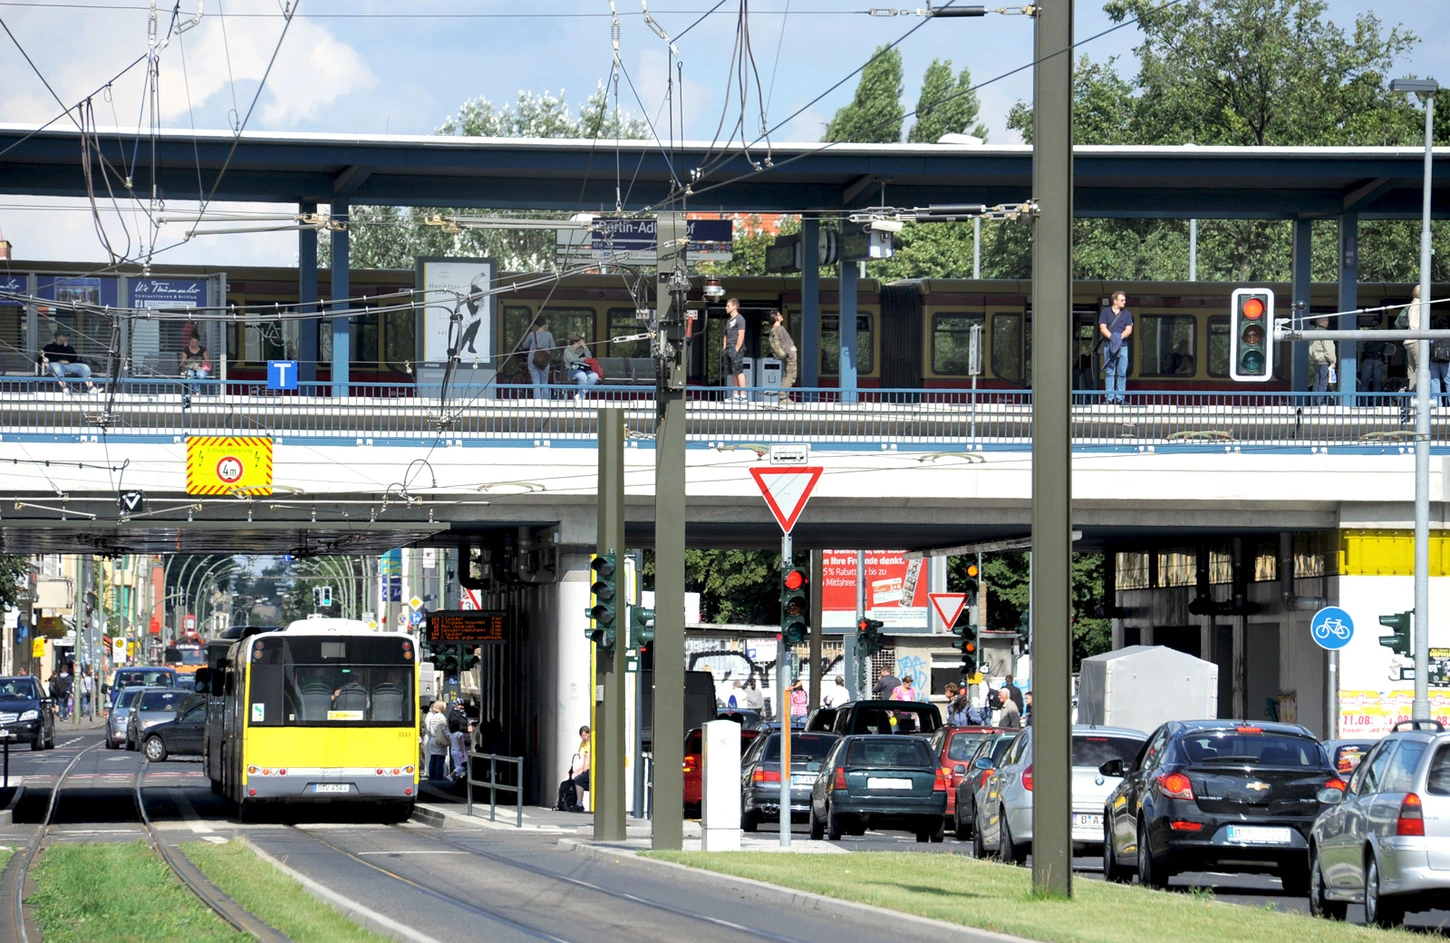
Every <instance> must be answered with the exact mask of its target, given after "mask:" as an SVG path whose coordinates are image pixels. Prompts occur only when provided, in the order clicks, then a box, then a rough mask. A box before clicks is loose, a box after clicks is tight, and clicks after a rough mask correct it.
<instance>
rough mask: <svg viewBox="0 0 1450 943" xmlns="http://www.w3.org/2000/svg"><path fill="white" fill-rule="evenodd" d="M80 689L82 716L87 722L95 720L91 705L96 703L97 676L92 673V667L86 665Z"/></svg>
mask: <svg viewBox="0 0 1450 943" xmlns="http://www.w3.org/2000/svg"><path fill="white" fill-rule="evenodd" d="M80 689H81V716H82V717H84V718H85V719H86V720H94V719H95V711H94V709H93V708H92V707H91V704H92V702H94V700H95V696H96V678H95V675H94V674H92V673H91V666H90V665H86V667H85V669H84V670H83V671H82V673H81V681H80Z"/></svg>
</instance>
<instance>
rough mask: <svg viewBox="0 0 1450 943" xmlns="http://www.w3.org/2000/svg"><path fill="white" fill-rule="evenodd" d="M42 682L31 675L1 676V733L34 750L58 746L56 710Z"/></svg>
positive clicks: (0, 734)
mask: <svg viewBox="0 0 1450 943" xmlns="http://www.w3.org/2000/svg"><path fill="white" fill-rule="evenodd" d="M51 703H52V702H51V699H50V698H49V697H47V696H46V694H45V691H44V690H42V689H41V687H40V682H39V681H37V680H35V679H34V678H32V677H30V676H29V675H18V676H16V677H12V678H0V736H3V737H7V738H14V739H16V740H23V741H25V742H27V743H29V744H30V749H32V750H53V749H55V711H53V710H51Z"/></svg>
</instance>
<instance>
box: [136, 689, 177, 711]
mask: <svg viewBox="0 0 1450 943" xmlns="http://www.w3.org/2000/svg"><path fill="white" fill-rule="evenodd" d="M185 697H186V692H185V691H147V692H146V693H145V694H143V695H141V706H140V708H139V710H143V711H174V710H176V708H178V707H180V706H181V702H182V700H183V699H185Z"/></svg>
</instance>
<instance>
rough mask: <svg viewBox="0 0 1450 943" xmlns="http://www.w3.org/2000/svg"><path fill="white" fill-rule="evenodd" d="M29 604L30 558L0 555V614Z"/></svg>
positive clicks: (14, 554) (22, 555)
mask: <svg viewBox="0 0 1450 943" xmlns="http://www.w3.org/2000/svg"><path fill="white" fill-rule="evenodd" d="M29 604H30V558H29V557H27V556H25V555H24V554H20V553H0V613H4V612H5V610H6V609H9V608H12V607H13V608H16V609H20V608H23V607H24V606H27V605H29Z"/></svg>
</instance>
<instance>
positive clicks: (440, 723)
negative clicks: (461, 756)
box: [423, 701, 449, 782]
mask: <svg viewBox="0 0 1450 943" xmlns="http://www.w3.org/2000/svg"><path fill="white" fill-rule="evenodd" d="M444 710H445V708H444V705H443V702H442V701H434V702H433V703H432V704H429V705H428V713H427V715H425V716H424V718H423V754H424V756H425V757H426V758H427V761H428V778H429V779H430V780H432V781H433V782H442V781H443V780H444V779H445V778H446V777H445V776H444V775H443V758H444V757H445V756H447V755H448V746H449V744H448V716H447V715H446V714H445V713H444Z"/></svg>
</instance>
